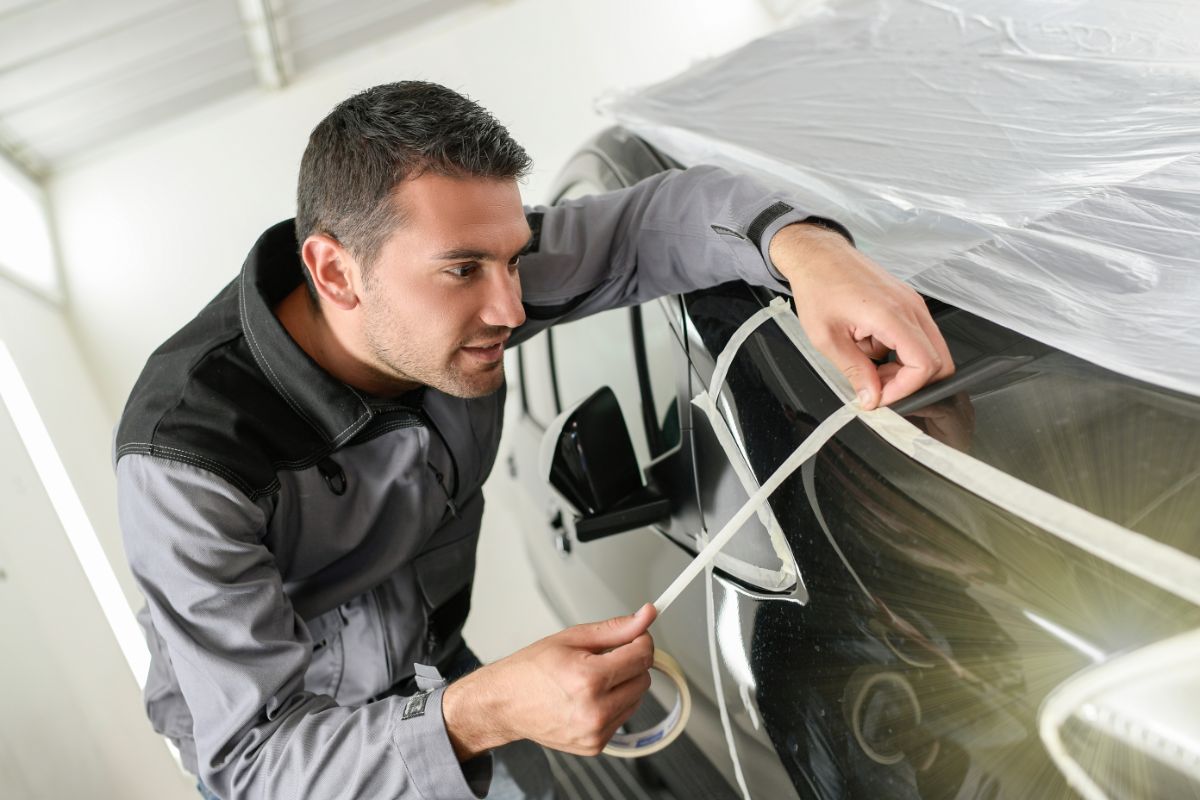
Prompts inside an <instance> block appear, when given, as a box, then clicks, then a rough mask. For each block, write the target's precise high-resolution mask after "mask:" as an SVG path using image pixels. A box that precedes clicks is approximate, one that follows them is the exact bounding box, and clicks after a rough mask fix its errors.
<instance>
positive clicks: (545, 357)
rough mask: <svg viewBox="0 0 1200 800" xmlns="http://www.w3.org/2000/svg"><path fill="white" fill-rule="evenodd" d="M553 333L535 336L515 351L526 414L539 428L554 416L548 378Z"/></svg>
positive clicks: (554, 410)
mask: <svg viewBox="0 0 1200 800" xmlns="http://www.w3.org/2000/svg"><path fill="white" fill-rule="evenodd" d="M552 334H553V331H549V330H548V331H545V332H544V333H539V334H538V335H537V336H534V337H533V338H532V339H530V340H529V341H527V342H524V343H522V344H521V346H520V347H518V348H517V358H518V359H519V361H518V370H519V374H520V380H521V397H522V400H523V401H524V404H525V413H527V414H528V415H529V416H530V418H531V419H533V421H534V422H536V423H537V424H538V425H541V426H542V427H543V428H545V427H546V426H548V425H549V424H550V422H551V421H552V420H553V419H554V417H555V416H557V415H558V407H557V404H556V402H555V399H554V382H553V380H552V379H551V375H550V337H551V335H552Z"/></svg>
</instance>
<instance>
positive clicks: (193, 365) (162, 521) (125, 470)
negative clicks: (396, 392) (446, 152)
mask: <svg viewBox="0 0 1200 800" xmlns="http://www.w3.org/2000/svg"><path fill="white" fill-rule="evenodd" d="M527 214H528V216H529V220H530V224H531V228H533V230H534V234H535V235H534V240H533V241H532V242H531V246H530V248H529V251H528V252H527V253H526V254H525V255H524V256H523V257H522V261H521V267H520V276H521V284H522V287H523V292H524V303H525V307H526V312H527V316H528V320H527V322H526V323H525V325H523V326H522V327H521V328H520V329H518V330H517V331H516V332H515V333H514V335H513V337H512V339H511V343H512V344H516V343H518V342H520V341H521V340H524V339H527V338H529V337H530V336H532V335H533V334H535V333H537V332H538V331H539V330H542V329H543V328H545V327H547V326H549V325H552V324H555V323H557V322H563V321H567V320H572V319H577V318H579V317H583V316H586V315H588V314H592V313H595V312H598V311H602V310H605V309H610V308H615V307H619V306H627V305H631V304H634V303H640V302H643V301H645V300H649V299H652V298H654V297H658V296H662V295H665V294H669V293H678V292H686V291H689V290H693V289H698V288H703V287H707V286H713V285H716V284H719V283H723V282H726V281H730V280H736V279H743V280H746V281H749V282H752V283H756V284H759V285H769V286H774V287H776V288H784V286H783V283H782V282H781V279H780V278H779V276H778V274H777V273H775V272H773V270H772V269H771V268H770V267H769V265H768V264H767V263H766V262H767V260H766V250H767V246H768V244H769V242H770V240H771V236H773V235H774V233H775V232H776V231H777V230H778V229H779V228H781V227H782V226H784V225H786V224H789V223H792V222H797V221H801V220H803V219H805V218H806V217H807V215H806V214H805V213H804V212H802V211H798V210H796V209H795V208H793V207H792V206H790V205H788V204H787V203H786V202H783V201H782V199H781V198H780V197H778V196H775V195H773V194H771V193H770V192H768V191H766V190H764V189H763V188H762V187H760V186H758V185H757V184H755V183H753V182H751V181H749V180H747V179H745V178H741V177H738V176H734V175H731V174H729V173H727V172H724V171H722V170H719V169H715V168H712V167H698V168H693V169H690V170H686V171H683V172H680V171H672V172H667V173H662V174H660V175H656V176H654V177H651V178H649V179H647V180H645V181H643V182H641V183H639V184H638V185H636V186H634V187H631V188H629V189H625V190H621V191H616V192H612V193H609V194H605V195H600V196H596V197H589V198H581V199H578V200H571V201H569V202H566V203H564V204H562V205H560V206H556V207H553V208H537V209H529V210H527ZM302 268H303V267H302V265H301V263H300V261H299V259H298V256H297V242H296V239H295V235H294V232H293V230H292V224H291V222H290V221H289V222H285V223H281V224H279V225H276V226H275V227H273V228H271V229H269V230H268V231H267V232H266V233H264V234H263V236H262V237H261V238H260V239H259V241H258V242H257V243H256V244H255V246H254V249H253V250H252V251H251V252H250V254H249V257H248V258H247V260H246V262H245V265H244V266H243V268H242V271H241V273H240V275H239V276H238V277H237V278H235V279H234V280H233V281H232V282H231V283H230V284H229V285H228V286H227V287H226V288H225V289H224V290H223V291H222V292H221V293H220V294H219V295H218V296H217V297H216V298H215V299H214V300H213V301H212V302H211V303H209V304H208V305H207V306H206V307H205V308H204V309H203V310H202V311H201V312H200V313H199V315H197V316H196V318H195V319H194V320H192V321H191V322H189V323H188V324H187V325H185V326H184V327H183V328H182V329H181V330H180V331H179V332H178V333H176V334H175V335H174V336H172V337H171V338H170V339H169V340H167V341H166V342H165V343H164V344H163V345H162V346H161V347H159V348H158V350H156V351H155V352H154V354H153V355H152V356H151V357H150V359H149V360H148V362H147V364H146V367H145V369H144V371H143V372H142V375H141V377H140V378H139V380H138V382H137V384H136V386H135V388H134V390H133V392H132V394H131V396H130V398H129V401H128V404H127V405H126V407H125V410H124V413H123V414H122V417H121V421H120V423H119V425H118V432H117V439H116V444H115V448H116V449H115V459H116V471H117V481H118V492H119V510H120V522H121V528H122V531H123V535H124V541H125V548H126V552H127V555H128V558H129V562H130V565H131V566H132V568H133V573H134V575H135V576H136V578H137V580H138V584H139V586H140V587H141V590H142V592H143V593H144V594H145V598H146V607H145V609H144V611H143V612H142V613H141V615H140V619H141V621H142V624H143V626H144V627H145V632H146V635H147V638H148V641H149V645H150V650H151V654H152V662H151V669H150V675H149V680H148V682H147V685H146V692H145V701H146V707H147V711H148V713H149V716H150V719H151V721H152V722H153V724H154V726H155V728H156V730H158V731H160V732H161V733H163V734H165V735H166V736H167V737H169V738H170V739H171V741H173V742H174V743H175V744H176V745H177V746H178V747H179V750H180V752H181V753H182V756H183V760H184V764H185V766H187V767H188V768H189V769H190V770H193V771H194V772H196V774H198V775H199V776H200V777H201V778H202V779H203V781H204V783H205V784H207V785H208V787H209V788H210V789H212V790H213V791H214V792H215V793H216V794H217V795H218V796H220V797H222V798H225V800H236V799H237V798H244V797H256V798H300V797H306V798H307V797H313V798H323V797H339V798H351V797H363V798H399V797H403V798H418V797H419V798H423V799H424V800H439V799H440V798H460V797H471V796H473V795H481V794H483V793H484V792H486V789H487V785H488V782H489V780H490V773H491V764H490V757H486V756H485V757H483V758H481V759H476V760H475V761H473V762H468V764H465V765H460V764H459V762H458V760H457V759H456V758H455V755H454V752H453V750H452V749H451V746H450V742H449V739H448V737H447V734H446V728H445V723H444V720H443V718H442V713H441V693H442V689H440V688H439V689H436V690H434V691H431V692H428V693H421V694H418V695H412V696H409V697H405V696H395V695H392V696H387V697H384V698H381V699H376V698H377V696H378V695H380V694H382V693H385V692H386V690H388V688H389V687H392V686H393V685H395V684H397V682H400V681H403V680H405V679H406V678H408V677H410V676H412V674H413V670H414V664H416V663H421V664H438V663H441V662H443V661H444V660H445V659H446V658H447V657H449V656H450V655H451V654H452V653H453V651H454V650H455V649H457V648H458V647H460V646H461V634H460V630H461V627H462V624H463V621H464V620H465V618H466V614H467V609H468V607H469V604H470V587H471V581H472V576H473V572H474V567H475V545H476V540H477V537H478V533H479V526H480V518H481V516H482V514H483V494H482V492H481V491H480V487H481V486H482V485H483V483H484V480H486V478H487V476H488V473H489V472H490V471H491V468H492V464H493V462H494V460H495V458H496V450H497V446H498V442H499V440H500V425H501V419H502V417H503V407H504V390H503V389H501V390H500V391H498V392H496V393H495V394H492V395H490V396H488V397H481V398H477V399H471V400H464V399H460V398H456V397H451V396H448V395H445V394H442V393H440V392H438V391H435V390H433V389H430V388H426V389H423V390H418V391H416V392H412V393H409V394H407V395H403V396H401V397H398V398H375V397H370V396H367V395H365V394H363V393H362V392H360V391H357V390H355V389H354V388H352V387H350V386H347V385H346V384H343V383H340V382H339V381H337V380H335V379H334V378H333V377H332V376H330V375H329V374H328V373H326V372H325V371H323V370H322V369H321V368H320V367H319V366H317V364H316V363H314V362H313V361H312V360H311V359H309V357H308V356H307V355H306V354H305V353H304V352H303V351H302V350H301V349H300V348H299V347H298V346H297V345H296V344H295V343H294V342H293V341H292V340H291V338H290V337H289V336H288V334H287V333H286V331H285V330H284V328H283V327H282V325H281V324H280V323H279V321H278V320H277V319H276V317H275V316H274V314H273V312H272V308H273V307H274V305H275V304H276V303H277V302H278V301H279V300H280V299H281V298H282V297H283V296H285V295H286V294H287V293H288V292H289V291H291V290H292V289H293V288H295V287H296V286H297V285H298V283H299V282H300V281H301V280H302V273H301V272H300V270H301V269H302Z"/></svg>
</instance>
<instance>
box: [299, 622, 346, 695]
mask: <svg viewBox="0 0 1200 800" xmlns="http://www.w3.org/2000/svg"><path fill="white" fill-rule="evenodd" d="M304 624H305V626H306V627H307V628H308V633H309V636H311V637H312V642H313V649H312V661H311V662H309V665H308V670H307V671H306V672H305V673H304V689H305V691H309V692H313V693H314V694H324V695H329V696H330V697H333V698H335V699H336V698H337V693H338V689H340V688H341V685H342V674H343V672H344V671H345V668H346V647H345V643H344V642H343V641H342V629H343V628H345V627H346V618H345V616H344V615H343V614H342V609H341V608H335V609H333V610H332V611H327V612H325V613H324V614H321V615H320V616H318V617H314V618H313V619H311V620H307V621H306V622H305V623H304Z"/></svg>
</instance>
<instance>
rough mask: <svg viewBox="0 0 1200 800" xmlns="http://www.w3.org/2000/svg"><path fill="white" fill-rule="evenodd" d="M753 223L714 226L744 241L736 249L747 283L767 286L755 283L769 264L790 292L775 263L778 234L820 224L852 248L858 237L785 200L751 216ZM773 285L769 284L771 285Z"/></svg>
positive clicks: (771, 273) (777, 280)
mask: <svg viewBox="0 0 1200 800" xmlns="http://www.w3.org/2000/svg"><path fill="white" fill-rule="evenodd" d="M747 216H748V218H749V222H746V221H744V219H743V220H742V221H740V222H739V223H735V224H734V225H733V226H730V227H725V226H721V225H718V226H713V229H714V230H716V231H717V232H718V233H727V234H732V235H733V236H734V237H736V238H738V239H741V240H742V241H741V242H740V244H741V245H742V246H740V247H737V248H735V249H736V250H737V252H738V254H739V256H740V257H741V260H742V264H741V267H742V269H741V271H742V272H743V274H745V275H746V276H747V280H750V281H751V282H753V283H763V281H762V280H761V278H759V279H758V280H755V278H757V277H758V276H759V275H761V271H762V266H763V265H765V266H766V268H767V273H768V276H769V277H770V279H771V280H772V281H773V282H774V283H776V284H778V288H780V289H785V290H786V289H787V288H788V282H787V279H786V278H784V277H783V274H782V273H781V272H780V271H779V269H778V268H777V267H776V266H775V264H774V262H772V261H771V254H770V249H771V240H772V239H774V238H775V234H777V233H779V231H781V230H782V229H783V228H786V227H787V226H788V225H793V224H795V223H798V222H805V223H809V224H811V225H817V226H819V227H822V228H825V229H827V230H831V231H834V232H836V233H839V234H841V235H842V236H844V237H845V238H846V240H847V241H848V242H850V244H851V245H853V244H854V237H853V236H852V235H851V233H850V231H849V230H847V228H846V227H845V226H844V225H842V224H841V223H840V222H837V221H836V220H832V219H828V218H826V217H818V216H815V215H812V214H809V213H808V212H806V211H803V210H800V209H797V208H795V207H794V206H792V205H791V204H790V203H787V202H785V201H784V200H779V199H774V200H773V202H771V204H770V205H768V206H766V207H765V208H760V209H758V210H757V211H756V213H754V214H753V216H749V215H747ZM768 284H769V282H768Z"/></svg>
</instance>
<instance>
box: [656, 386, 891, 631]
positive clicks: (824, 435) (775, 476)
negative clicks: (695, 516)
mask: <svg viewBox="0 0 1200 800" xmlns="http://www.w3.org/2000/svg"><path fill="white" fill-rule="evenodd" d="M871 413H875V412H870V413H867V414H863V412H862V410H861V406H860V405H859V403H858V400H854V401H853V402H851V403H848V404H846V405H844V406H842V407H841V408H839V409H838V410H837V411H835V412H833V413H832V414H830V415H829V416H828V417H826V419H825V421H824V422H822V423H821V424H820V425H818V426H817V427H816V428H814V429H813V431H812V433H810V434H809V435H808V437H807V438H806V439H805V440H804V441H803V442H801V443H800V446H799V447H797V448H796V449H795V450H793V451H792V454H791V455H790V456H788V457H787V458H786V459H784V462H783V463H782V464H780V465H779V466H778V467H777V468H776V469H775V471H774V472H773V473H771V477H769V478H767V480H766V481H765V482H764V483H763V485H762V486H760V487H759V488H758V491H756V492H755V493H754V494H752V495H751V496H750V499H748V500H747V501H746V502H745V503H743V504H742V507H741V508H739V509H738V510H737V512H736V513H735V514H734V515H733V516H732V517H731V518H730V519H729V521H728V522H726V523H725V526H724V527H723V528H721V530H720V531H719V532H718V533H717V535H716V536H713V537H712V540H711V541H709V543H708V544H707V545H705V546H704V548H703V549H702V550H701V551H700V552H699V553H698V554H697V555H696V557H695V558H693V559H692V560H691V562H690V563H689V564H688V565H687V566H686V567H684V569H683V572H681V573H679V577H677V578H676V579H675V580H674V581H672V582H671V585H670V586H668V587H667V588H666V590H665V591H664V592H663V593H662V594H661V595H660V596H659V598H658V599H657V600H655V601H654V607H655V609H657V610H658V613H659V616H662V613H663V612H664V611H666V610H667V608H669V607H670V605H671V604H672V603H674V602H675V600H676V598H678V597H679V595H680V593H681V592H683V590H684V588H685V587H686V586H687V585H688V584H689V583H691V582H692V580H693V579H695V577H696V576H697V575H699V574H700V573H701V572H702V571H703V570H704V568H705V566H707V565H708V564H710V563H711V562H712V561H713V559H715V558H716V557H717V554H718V553H720V552H721V548H722V547H724V546H725V545H726V544H728V543H729V540H730V539H732V538H733V535H734V534H735V533H737V532H738V531H739V530H740V529H741V527H742V525H744V524H745V523H746V520H748V519H750V517H751V516H753V515H754V513H755V512H756V511H757V510H758V507H759V506H761V505H762V504H763V503H765V502H766V501H767V499H768V498H769V497H770V496H771V494H772V493H773V492H774V491H775V490H776V489H778V488H779V485H780V484H781V483H783V482H784V481H785V480H787V479H788V477H789V476H790V475H791V474H792V473H793V472H795V471H796V470H797V469H799V468H800V465H801V464H803V463H804V462H805V461H807V460H808V459H810V458H812V457H813V456H814V455H816V453H817V451H818V450H820V449H821V447H823V446H824V444H825V443H826V442H828V441H829V440H830V439H831V438H832V437H833V435H834V434H835V433H837V432H838V431H840V430H841V429H842V427H843V426H845V424H846V423H847V422H849V421H850V420H852V419H854V418H855V417H856V416H858V415H859V414H863V416H870V414H871Z"/></svg>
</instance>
